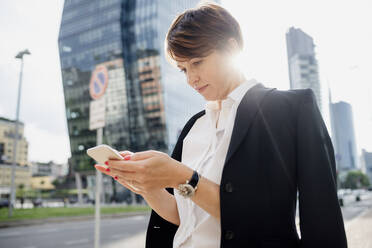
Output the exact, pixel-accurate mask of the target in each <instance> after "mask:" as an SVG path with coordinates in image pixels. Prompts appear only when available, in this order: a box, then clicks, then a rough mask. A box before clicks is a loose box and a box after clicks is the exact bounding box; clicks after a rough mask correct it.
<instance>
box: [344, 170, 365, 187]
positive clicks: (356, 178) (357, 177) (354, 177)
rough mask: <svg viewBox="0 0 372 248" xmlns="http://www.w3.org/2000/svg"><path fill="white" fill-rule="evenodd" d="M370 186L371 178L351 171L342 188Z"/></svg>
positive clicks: (359, 172)
mask: <svg viewBox="0 0 372 248" xmlns="http://www.w3.org/2000/svg"><path fill="white" fill-rule="evenodd" d="M368 186H370V181H369V178H368V177H367V175H365V174H363V173H362V172H361V171H349V172H348V174H347V176H346V179H345V181H344V182H343V183H342V187H343V188H348V189H359V188H366V187H368Z"/></svg>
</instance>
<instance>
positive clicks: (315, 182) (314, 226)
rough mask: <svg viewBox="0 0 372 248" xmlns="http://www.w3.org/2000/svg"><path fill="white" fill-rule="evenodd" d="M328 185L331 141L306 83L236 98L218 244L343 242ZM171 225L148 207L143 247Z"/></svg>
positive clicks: (288, 246)
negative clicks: (297, 218) (303, 86)
mask: <svg viewBox="0 0 372 248" xmlns="http://www.w3.org/2000/svg"><path fill="white" fill-rule="evenodd" d="M204 114H205V110H203V111H200V112H199V113H197V114H195V115H194V116H193V117H191V119H190V120H189V121H188V122H187V123H186V125H185V126H184V128H183V130H182V132H181V134H180V136H179V138H178V141H177V143H176V146H175V148H174V150H173V153H172V158H174V159H176V160H178V161H181V154H182V143H183V142H182V141H183V139H184V137H185V136H186V135H187V133H188V132H189V130H190V129H191V127H192V126H193V124H194V123H195V121H196V120H197V119H198V118H199V117H200V116H202V115H204ZM336 185H337V181H336V168H335V157H334V151H333V146H332V143H331V139H330V137H329V135H328V132H327V128H326V126H325V124H324V121H323V119H322V117H321V115H320V112H319V108H318V106H317V104H316V101H315V96H314V93H313V91H312V90H311V89H298V90H287V91H282V90H277V89H275V88H266V87H265V86H263V85H262V84H261V83H259V84H257V85H255V86H254V87H252V88H251V89H250V90H248V91H247V93H246V94H245V95H244V97H243V99H242V101H241V103H240V105H239V106H238V109H237V114H236V118H235V123H234V128H233V132H232V136H231V141H230V145H229V148H228V152H227V155H226V160H225V164H224V168H223V172H222V178H221V183H220V207H221V219H220V220H221V243H220V244H221V247H224V248H227V247H234V248H235V247H249V248H255V247H257V248H258V247H272V248H274V247H275V248H281V247H282V248H292V247H293V248H294V247H302V248H305V247H309V248H321V247H325V248H344V247H347V240H346V235H345V229H344V222H343V219H342V213H341V209H340V206H339V203H338V198H337V186H336ZM167 190H168V191H169V192H170V193H172V194H173V189H172V188H167ZM297 190H298V192H299V215H300V230H301V239H299V236H298V234H297V231H296V226H295V212H296V197H297ZM177 228H178V226H177V225H174V224H172V223H170V222H168V221H166V220H164V219H163V218H161V217H160V216H159V215H158V214H157V213H156V212H155V211H154V210H152V212H151V217H150V221H149V224H148V228H147V234H146V247H148V248H151V247H156V248H158V247H172V244H173V238H174V235H175V232H176V231H177Z"/></svg>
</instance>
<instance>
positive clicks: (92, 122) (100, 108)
mask: <svg viewBox="0 0 372 248" xmlns="http://www.w3.org/2000/svg"><path fill="white" fill-rule="evenodd" d="M105 113H106V104H105V98H104V97H102V98H101V99H99V100H95V101H91V102H90V106H89V130H95V129H98V128H103V127H104V126H105Z"/></svg>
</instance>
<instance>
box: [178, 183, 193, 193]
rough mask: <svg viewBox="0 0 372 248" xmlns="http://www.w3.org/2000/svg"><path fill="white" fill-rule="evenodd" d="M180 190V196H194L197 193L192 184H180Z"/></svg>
mask: <svg viewBox="0 0 372 248" xmlns="http://www.w3.org/2000/svg"><path fill="white" fill-rule="evenodd" d="M178 190H179V193H180V195H183V196H192V195H193V194H194V192H195V189H194V188H193V187H192V186H191V185H190V184H180V185H179V186H178Z"/></svg>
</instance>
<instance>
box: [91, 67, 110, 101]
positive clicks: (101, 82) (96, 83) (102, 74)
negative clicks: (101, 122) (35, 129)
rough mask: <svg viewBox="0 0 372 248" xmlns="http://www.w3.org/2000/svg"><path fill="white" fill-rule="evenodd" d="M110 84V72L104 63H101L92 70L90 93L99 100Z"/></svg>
mask: <svg viewBox="0 0 372 248" xmlns="http://www.w3.org/2000/svg"><path fill="white" fill-rule="evenodd" d="M107 85H108V72H107V68H106V66H104V65H99V66H97V67H96V69H95V70H94V71H93V72H92V77H91V78H90V83H89V93H90V96H91V97H92V98H93V99H94V100H98V99H99V98H101V97H102V96H103V94H105V91H106V88H107Z"/></svg>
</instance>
